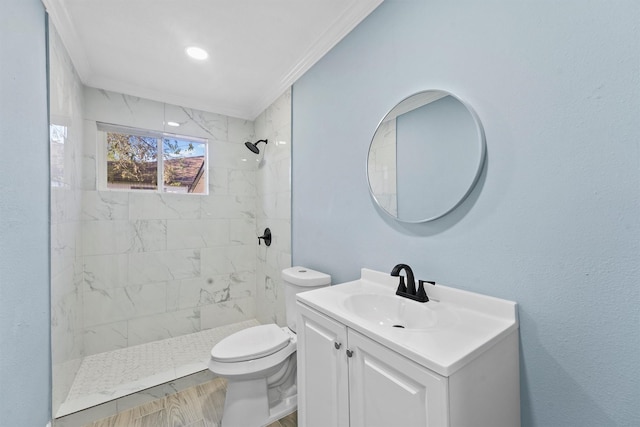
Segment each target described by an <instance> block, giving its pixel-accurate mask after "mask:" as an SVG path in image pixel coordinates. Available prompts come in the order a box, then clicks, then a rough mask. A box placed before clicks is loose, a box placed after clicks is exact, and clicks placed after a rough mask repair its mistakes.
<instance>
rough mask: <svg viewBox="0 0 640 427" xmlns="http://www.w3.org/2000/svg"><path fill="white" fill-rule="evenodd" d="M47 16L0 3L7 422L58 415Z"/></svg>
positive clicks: (0, 274) (2, 373)
mask: <svg viewBox="0 0 640 427" xmlns="http://www.w3.org/2000/svg"><path fill="white" fill-rule="evenodd" d="M45 41H46V35H45V12H44V7H43V6H42V3H41V2H40V0H28V1H25V0H4V1H3V2H2V4H1V5H0V147H1V148H2V156H0V171H1V176H2V179H0V425H2V426H7V427H9V426H12V427H14V426H15V427H44V426H45V425H46V424H47V422H48V421H49V419H50V418H51V381H50V377H51V365H50V341H49V330H50V328H49V319H50V310H49V135H48V133H49V131H48V119H47V86H46V85H47V74H46V43H45Z"/></svg>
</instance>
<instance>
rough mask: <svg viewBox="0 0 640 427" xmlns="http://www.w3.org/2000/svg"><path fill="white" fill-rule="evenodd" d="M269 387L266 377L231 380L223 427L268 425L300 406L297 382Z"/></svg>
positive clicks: (228, 384)
mask: <svg viewBox="0 0 640 427" xmlns="http://www.w3.org/2000/svg"><path fill="white" fill-rule="evenodd" d="M267 388H268V387H267V380H266V379H264V378H259V379H254V380H243V381H229V382H228V383H227V396H226V398H225V401H224V413H223V415H222V424H221V425H222V427H265V426H267V425H269V424H271V423H273V422H274V421H277V420H279V419H280V418H283V417H285V416H287V415H289V414H291V413H292V412H294V411H295V410H296V409H297V408H298V395H297V389H296V385H295V384H293V385H288V386H285V385H283V386H281V387H278V388H276V389H270V390H267Z"/></svg>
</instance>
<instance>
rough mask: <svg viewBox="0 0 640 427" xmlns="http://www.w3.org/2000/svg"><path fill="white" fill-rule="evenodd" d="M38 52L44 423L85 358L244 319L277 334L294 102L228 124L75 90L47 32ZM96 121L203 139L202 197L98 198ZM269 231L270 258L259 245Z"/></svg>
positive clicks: (282, 101)
mask: <svg viewBox="0 0 640 427" xmlns="http://www.w3.org/2000/svg"><path fill="white" fill-rule="evenodd" d="M49 50H50V54H49V57H50V106H51V108H50V110H51V111H50V115H51V123H52V124H54V125H57V126H56V127H55V131H54V133H55V135H54V137H53V138H52V142H51V173H52V187H51V236H52V237H51V276H52V277H51V287H52V289H51V304H52V322H51V323H52V325H51V333H52V363H53V413H54V415H55V414H56V411H57V409H58V407H59V406H60V404H61V403H62V402H63V401H64V399H65V398H66V396H67V393H68V391H69V390H70V389H71V387H72V383H73V380H74V378H75V375H76V373H77V371H78V369H79V367H80V364H81V363H82V360H83V358H86V357H87V356H91V355H95V354H101V353H104V352H109V351H113V350H118V349H124V348H129V347H131V346H136V345H140V344H144V343H149V342H155V341H158V340H167V339H174V338H176V337H180V336H183V335H186V334H191V333H196V332H200V331H204V330H209V329H211V328H216V327H221V326H225V325H232V324H236V323H239V324H242V322H247V321H249V322H250V321H251V320H252V319H257V321H259V322H271V321H276V322H277V323H279V324H284V299H283V296H282V284H281V279H280V271H281V270H282V269H283V268H285V267H288V266H290V264H291V254H290V252H291V249H290V247H291V246H290V229H291V227H290V222H291V221H290V218H291V215H290V209H291V208H290V206H291V192H290V159H291V154H290V153H291V108H290V104H291V92H290V91H287V92H286V93H285V94H283V95H282V96H281V97H280V98H279V99H278V100H276V101H275V102H274V103H273V104H272V105H271V106H270V107H269V108H267V109H266V110H265V111H264V112H263V113H262V114H261V115H259V116H258V117H257V118H256V119H255V120H253V121H251V120H244V119H238V118H233V117H227V116H224V115H220V114H214V113H208V112H203V111H198V110H193V109H189V108H183V107H179V106H174V105H169V104H163V103H159V102H155V101H152V100H148V99H142V98H136V97H132V96H128V95H123V94H118V93H113V92H106V91H103V90H98V89H94V88H89V87H85V86H83V85H82V83H81V82H80V79H79V78H78V76H77V74H76V72H75V70H74V67H73V64H72V63H71V61H70V59H69V56H68V54H67V53H66V50H65V48H64V46H63V45H62V42H61V41H60V38H59V37H58V35H57V34H56V31H55V28H54V27H53V25H50V26H49ZM98 121H99V122H105V123H112V124H117V125H124V126H131V127H137V128H143V129H149V130H156V131H165V132H172V133H177V134H180V135H185V136H193V137H199V138H206V139H207V140H208V142H209V148H208V150H209V170H208V172H209V194H208V195H180V194H158V193H132V192H118V191H98V190H97V187H96V158H97V144H96V139H97V136H98V135H97V132H96V122H98ZM167 121H174V122H178V123H180V124H181V126H180V127H179V128H177V130H176V128H166V127H165V123H166V122H167ZM256 139H268V140H269V143H268V145H266V146H261V153H260V154H259V155H255V154H253V153H251V152H250V151H249V150H247V149H246V147H244V142H245V141H255V140H256ZM266 227H269V228H270V229H271V231H272V233H273V243H272V245H271V246H270V247H269V248H267V247H266V246H265V245H264V244H262V245H258V240H257V236H258V235H261V234H262V231H263V230H264V229H265V228H266Z"/></svg>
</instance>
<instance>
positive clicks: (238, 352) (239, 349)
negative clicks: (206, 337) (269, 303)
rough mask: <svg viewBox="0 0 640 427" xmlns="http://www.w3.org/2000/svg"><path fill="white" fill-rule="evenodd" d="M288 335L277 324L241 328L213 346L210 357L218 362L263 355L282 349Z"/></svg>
mask: <svg viewBox="0 0 640 427" xmlns="http://www.w3.org/2000/svg"><path fill="white" fill-rule="evenodd" d="M289 340H290V337H289V335H288V334H286V333H285V332H284V331H283V330H282V329H281V328H280V327H279V326H278V325H276V324H273V323H271V324H268V325H260V326H253V327H251V328H247V329H243V330H241V331H239V332H236V333H235V334H233V335H230V336H228V337H226V338H225V339H223V340H221V341H220V342H219V343H218V344H216V345H214V346H213V349H212V350H211V358H212V359H213V360H216V361H218V362H241V361H245V360H251V359H258V358H260V357H265V356H268V355H270V354H273V353H275V352H276V351H278V350H280V349H283V348H284V347H286V346H287V344H289Z"/></svg>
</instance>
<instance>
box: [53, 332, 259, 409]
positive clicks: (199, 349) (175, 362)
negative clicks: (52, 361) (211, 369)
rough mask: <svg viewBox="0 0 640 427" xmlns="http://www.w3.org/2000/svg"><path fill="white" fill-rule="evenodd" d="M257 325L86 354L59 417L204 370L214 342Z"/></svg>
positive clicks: (198, 333) (61, 406) (199, 333)
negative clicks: (186, 371)
mask: <svg viewBox="0 0 640 427" xmlns="http://www.w3.org/2000/svg"><path fill="white" fill-rule="evenodd" d="M258 324H259V323H258V321H257V320H255V319H251V320H247V321H244V322H238V323H233V324H230V325H225V326H220V327H217V328H213V329H207V330H204V331H200V332H196V333H193V334H188V335H182V336H178V337H173V338H167V339H165V340H161V341H153V342H150V343H146V344H140V345H137V346H133V347H127V348H123V349H118V350H113V351H110V352H106V353H99V354H94V355H91V356H87V357H86V358H84V360H83V361H82V363H81V365H80V368H79V369H78V373H77V374H76V378H75V379H74V381H73V384H72V386H71V389H70V391H69V394H68V396H67V399H66V400H65V402H63V403H62V405H60V408H59V410H58V413H57V415H56V418H59V417H62V416H65V415H68V414H70V413H73V412H77V411H81V410H83V409H86V408H88V407H92V406H96V405H100V404H102V403H106V402H109V401H112V400H115V399H117V398H121V397H123V396H126V395H129V394H132V393H136V392H138V391H141V390H145V389H147V388H150V387H154V386H157V385H160V384H163V383H166V382H170V381H172V380H175V379H176V378H178V377H182V376H184V375H185V369H186V370H193V372H191V373H196V372H199V371H201V370H205V369H206V363H207V360H208V354H209V351H210V349H211V348H212V347H213V345H215V344H216V343H217V342H218V341H220V340H221V339H222V338H224V337H226V336H228V335H230V334H232V333H234V332H237V331H239V330H241V329H245V328H248V327H251V326H256V325H258ZM185 350H186V351H185ZM167 359H170V360H167ZM177 370H180V375H178V373H177ZM187 374H188V373H187Z"/></svg>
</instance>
